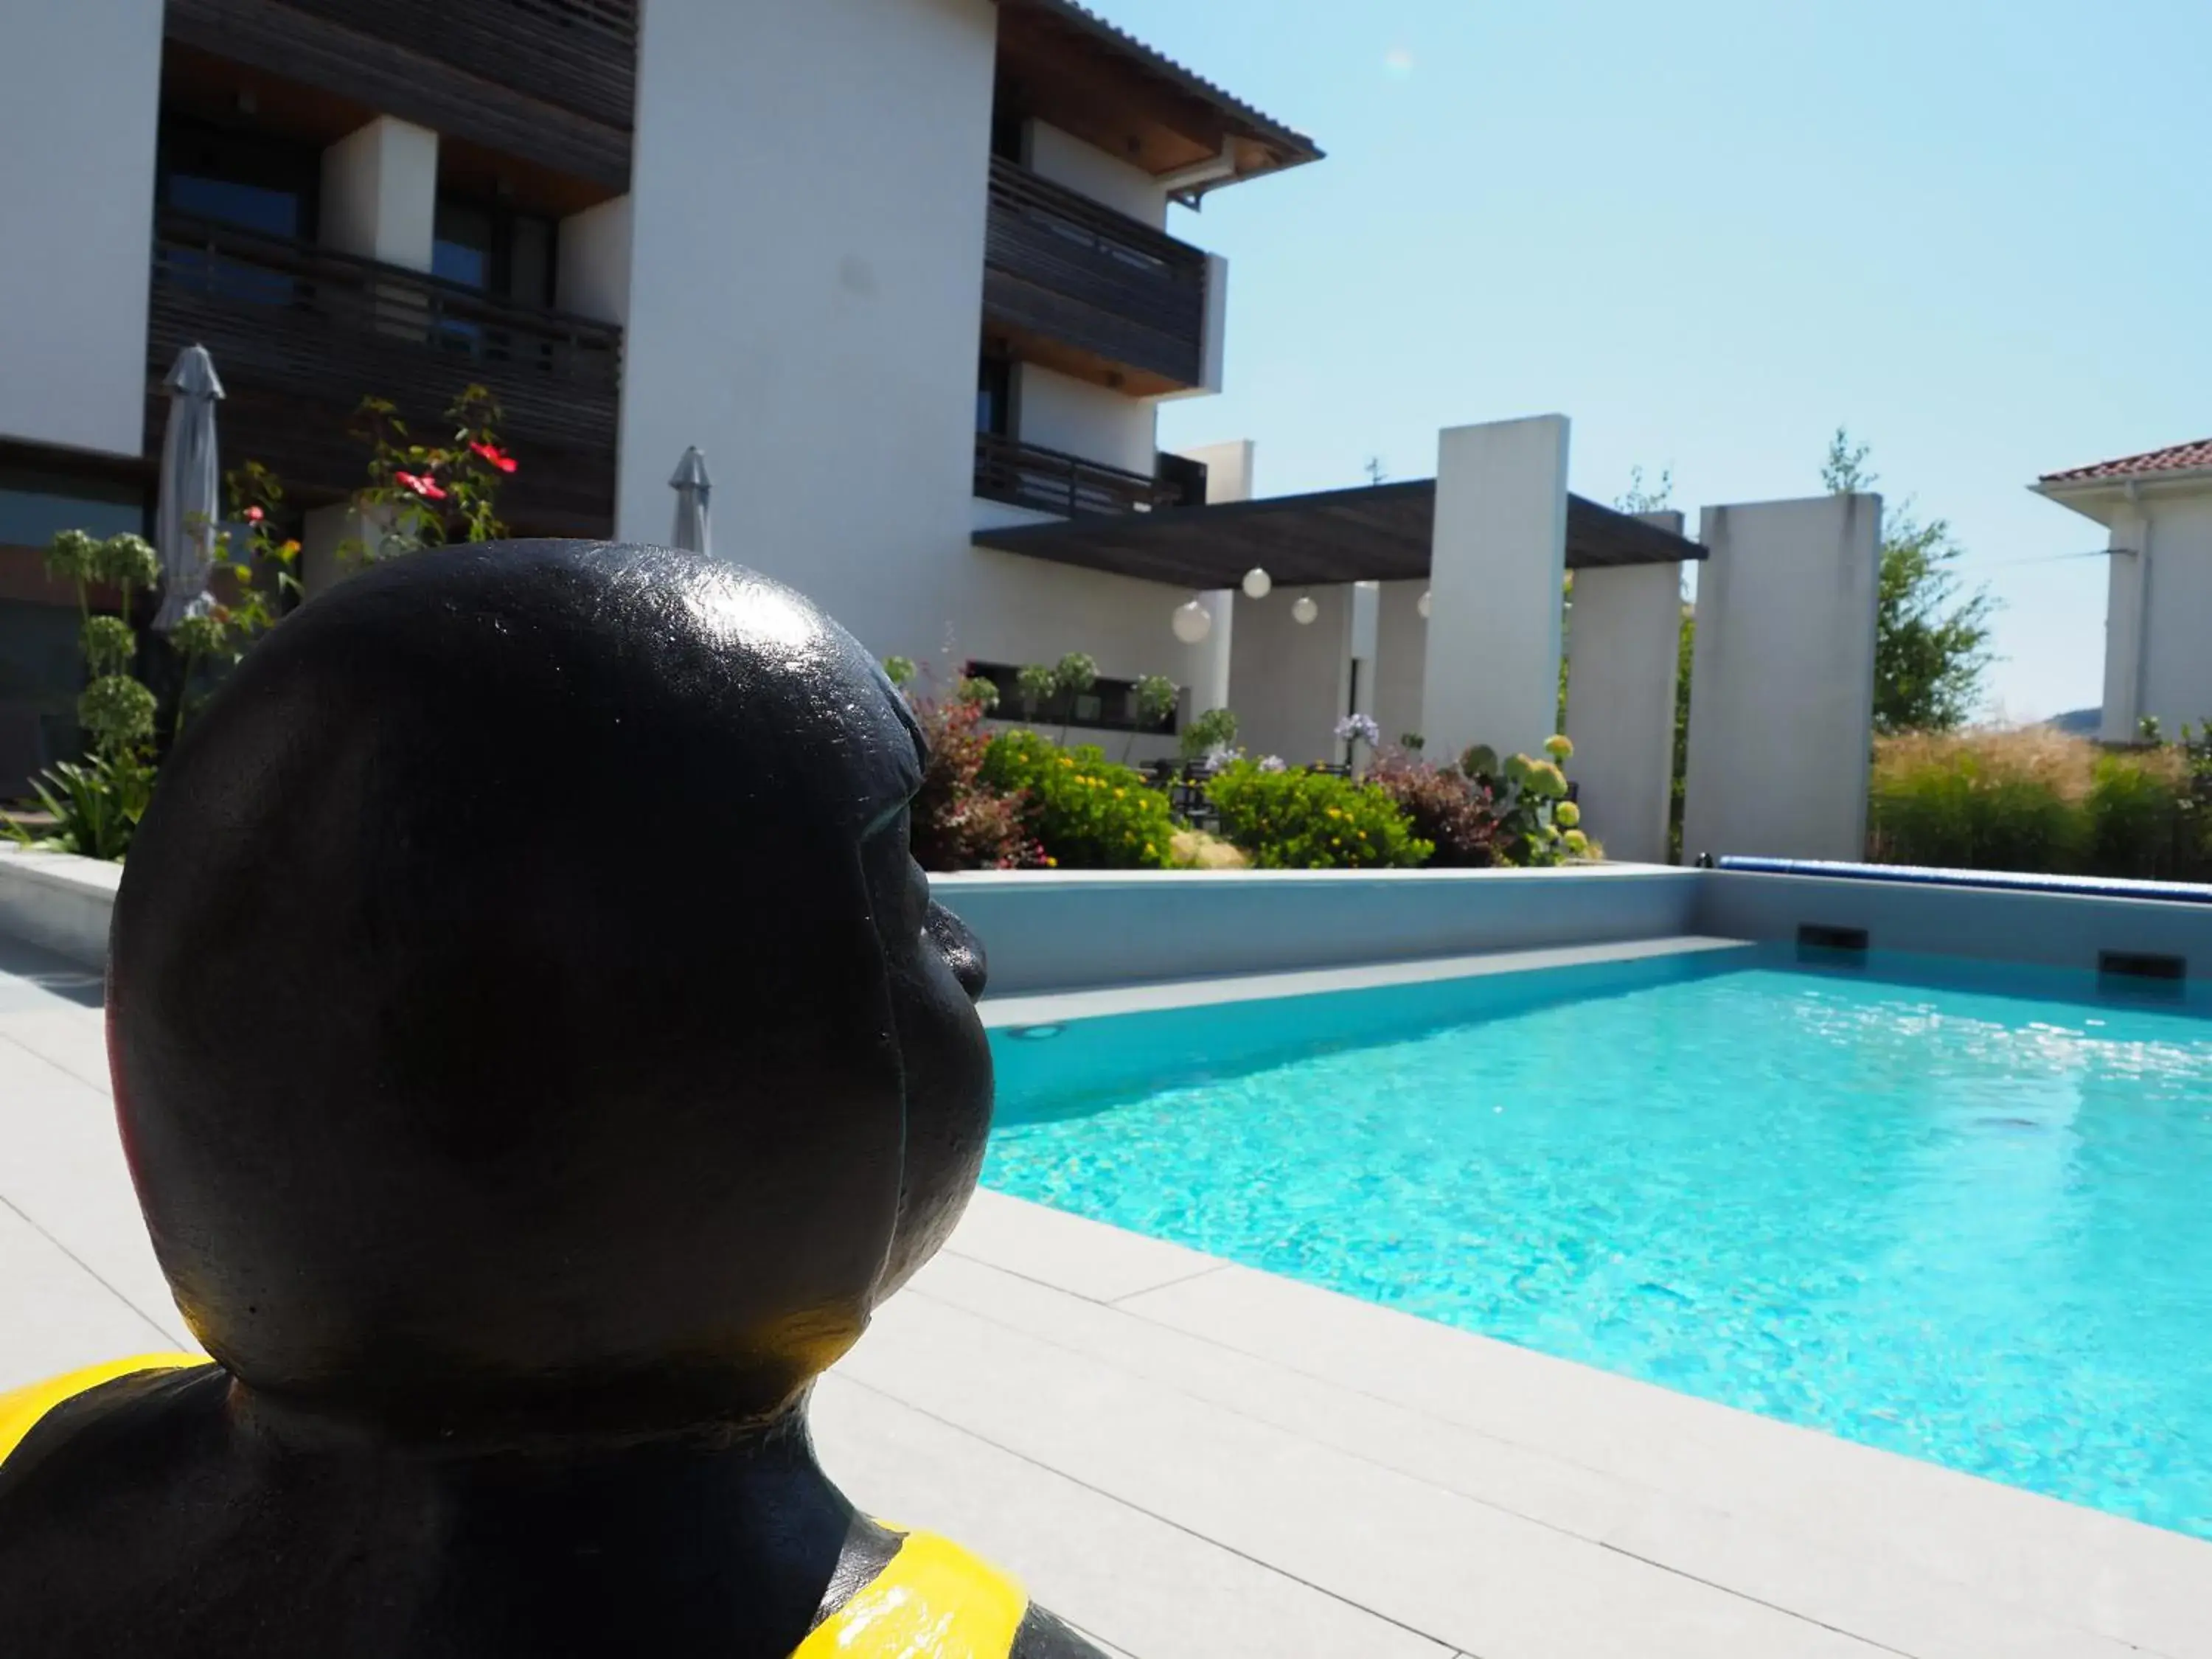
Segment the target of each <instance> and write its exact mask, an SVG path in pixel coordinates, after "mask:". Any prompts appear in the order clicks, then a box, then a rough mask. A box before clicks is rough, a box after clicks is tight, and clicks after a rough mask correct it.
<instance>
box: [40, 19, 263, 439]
mask: <svg viewBox="0 0 2212 1659" xmlns="http://www.w3.org/2000/svg"><path fill="white" fill-rule="evenodd" d="M5 16H6V31H7V50H6V51H5V52H0V112H4V114H0V120H4V121H5V122H6V124H7V132H8V137H7V139H6V140H5V142H0V226H4V227H5V229H4V231H0V235H4V237H5V243H6V251H5V252H0V438H18V439H22V440H25V441H29V442H32V443H44V444H56V445H60V446H63V447H67V448H70V449H89V450H101V451H106V452H107V453H111V454H118V455H137V454H138V453H140V450H141V448H142V447H143V441H144V435H145V424H146V380H147V372H146V371H147V364H146V295H147V285H148V281H149V271H150V270H151V269H152V264H153V254H154V246H153V232H154V139H155V125H156V123H157V122H158V121H159V119H160V117H161V0H105V3H102V4H99V5H91V4H88V3H86V0H21V3H13V4H10V5H9V7H8V8H7V11H6V14H5ZM224 367H225V365H224V364H223V363H222V362H221V360H220V359H218V360H217V362H216V370H217V372H218V373H220V372H221V371H222V369H223V368H224ZM167 368H168V365H167V363H161V364H159V365H157V366H156V367H155V373H156V374H159V373H161V371H163V370H166V369H167Z"/></svg>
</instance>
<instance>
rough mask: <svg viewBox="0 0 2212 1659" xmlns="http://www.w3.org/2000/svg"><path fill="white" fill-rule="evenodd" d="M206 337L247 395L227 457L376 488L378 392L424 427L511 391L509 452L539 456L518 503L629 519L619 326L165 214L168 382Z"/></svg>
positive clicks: (233, 410) (228, 439)
mask: <svg viewBox="0 0 2212 1659" xmlns="http://www.w3.org/2000/svg"><path fill="white" fill-rule="evenodd" d="M195 342H197V343H199V344H202V345H204V346H205V347H207V349H208V350H209V351H210V353H212V354H213V355H214V357H215V362H216V372H217V373H218V374H221V375H222V380H223V385H224V388H225V390H226V392H228V394H229V395H228V398H227V399H226V401H225V403H224V405H223V409H222V416H221V417H220V420H221V428H220V429H221V430H222V435H223V442H224V450H225V454H226V456H227V457H228V458H230V459H245V458H246V456H248V455H251V456H252V458H253V459H258V460H261V461H263V462H264V463H265V464H266V465H270V466H272V467H274V468H275V469H276V471H277V472H278V473H279V474H280V475H281V476H283V477H285V478H286V479H287V482H288V483H301V484H305V485H307V487H308V488H309V489H310V490H313V489H345V488H349V487H350V486H351V485H353V484H355V483H358V482H359V481H360V477H361V474H362V460H363V453H362V449H361V447H360V446H359V444H358V443H357V442H356V441H354V440H353V439H352V438H350V437H349V435H348V428H349V426H350V425H351V424H352V419H351V417H352V412H353V410H354V409H355V408H356V406H357V405H358V404H359V403H360V401H361V399H362V398H364V397H368V396H375V397H380V398H389V399H391V400H392V402H393V403H394V404H397V405H398V407H399V408H400V410H402V411H403V412H404V414H405V415H406V416H409V417H410V420H412V421H416V422H433V423H435V418H436V416H439V415H440V414H441V413H442V412H443V410H445V408H446V406H447V404H449V403H450V402H451V401H452V400H453V397H454V396H455V395H456V394H457V393H458V392H459V391H460V390H461V388H462V387H464V386H468V385H470V384H471V383H475V384H477V385H481V386H486V387H488V388H489V390H490V391H491V392H492V393H493V394H494V395H495V397H497V398H498V399H499V401H500V404H501V408H502V409H503V410H504V411H505V416H506V433H507V437H508V439H509V447H512V448H513V449H514V450H515V451H516V452H517V453H518V454H519V455H520V457H521V459H523V461H524V463H525V467H524V471H523V473H522V474H520V475H519V476H518V481H517V488H516V494H515V499H516V500H518V501H525V502H531V501H535V502H537V503H538V504H540V505H541V506H543V507H544V508H545V510H546V513H547V514H548V517H549V519H550V520H562V521H567V520H575V521H578V522H582V521H593V522H596V521H598V520H600V519H603V518H611V515H612V501H613V489H614V455H615V431H616V416H617V402H618V398H619V394H620V389H621V377H622V330H621V329H619V328H617V327H616V326H614V325H611V324H607V323H600V322H594V321H592V320H591V319H586V318H581V317H571V316H566V315H563V314H562V313H557V312H551V311H545V310H539V309H536V308H533V307H527V306H520V305H515V304H513V303H511V302H509V301H503V300H498V299H494V298H491V297H489V296H488V295H483V294H479V293H477V292H475V291H474V290H472V289H466V288H462V287H460V286H459V285H457V284H455V283H446V282H441V281H440V280H438V279H437V278H435V277H433V276H425V275H423V274H422V273H421V272H419V271H412V270H401V269H399V268H398V267H395V266H392V265H384V264H378V263H376V262H375V261H374V260H372V259H362V258H356V257H354V256H353V255H350V254H344V253H337V252H332V251H331V250H330V249H327V248H320V247H313V246H307V245H305V244H302V243H299V242H294V241H288V240H283V239H280V238H276V237H270V236H263V235H259V234H255V233H253V232H251V231H244V230H239V229H235V228H231V227H228V226H223V225H216V224H213V223H210V222H205V221H201V220H194V219H190V218H186V217H184V216H170V215H165V216H163V217H162V219H161V222H160V224H159V225H158V227H157V228H156V232H155V240H154V271H153V301H152V309H151V318H150V328H149V337H148V362H149V368H150V370H151V371H152V373H153V374H154V376H155V379H156V380H158V378H159V376H160V374H161V373H162V372H163V371H165V370H166V369H167V367H168V365H169V363H170V362H171V361H172V360H173V358H174V356H176V353H177V351H178V349H179V348H181V347H183V346H185V345H189V344H191V343H195ZM156 402H157V403H158V398H157V399H156ZM426 429H435V425H433V426H432V427H430V428H426ZM256 444H258V446H260V447H258V448H257V447H252V446H254V445H256ZM509 516H513V515H512V514H510V515H509Z"/></svg>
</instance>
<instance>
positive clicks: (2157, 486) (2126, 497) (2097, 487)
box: [2028, 466, 2212, 527]
mask: <svg viewBox="0 0 2212 1659" xmlns="http://www.w3.org/2000/svg"><path fill="white" fill-rule="evenodd" d="M2028 489H2030V490H2031V491H2032V492H2033V493H2034V494H2035V495H2040V496H2042V497H2043V498H2044V500H2045V501H2056V502H2057V503H2058V505H2059V506H2061V507H2066V508H2068V509H2069V510H2070V511H2072V512H2075V513H2080V514H2081V516H2082V517H2083V518H2085V519H2088V520H2093V522H2095V523H2097V524H2100V525H2104V526H2107V527H2110V526H2111V525H2112V520H2115V519H2117V518H2118V517H2119V516H2120V515H2121V514H2122V513H2127V512H2130V511H2134V512H2140V511H2142V508H2143V506H2144V504H2145V503H2146V502H2150V501H2160V500H2162V499H2164V498H2166V497H2168V496H2178V495H2203V494H2204V493H2206V492H2207V491H2208V490H2212V466H2192V467H2183V468H2177V469H2175V470H2173V471H2165V472H2136V473H2121V474H2118V475H2114V476H2110V477H2101V478H2056V477H2051V478H2042V479H2039V480H2038V481H2037V482H2036V483H2032V484H2030V485H2029V486H2028Z"/></svg>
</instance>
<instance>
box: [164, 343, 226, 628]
mask: <svg viewBox="0 0 2212 1659" xmlns="http://www.w3.org/2000/svg"><path fill="white" fill-rule="evenodd" d="M161 384H162V385H163V386H165V387H167V390H168V393H169V428H168V431H167V435H165V436H164V437H163V438H162V440H161V497H160V499H159V501H157V502H156V503H155V509H154V550H155V553H157V554H159V555H160V556H161V610H160V611H156V612H155V617H154V627H155V629H156V630H157V631H158V632H161V633H163V634H166V633H167V632H168V631H169V630H170V629H173V628H174V627H175V626H176V625H177V624H178V623H179V622H181V621H183V620H184V617H185V613H186V612H187V611H190V610H191V606H192V603H193V601H194V600H196V599H198V598H199V597H200V596H201V595H202V594H203V593H204V592H207V583H208V575H209V573H210V570H212V568H214V565H215V532H216V513H217V512H218V511H220V509H221V499H220V492H221V490H222V469H221V468H220V467H219V466H218V465H216V438H215V406H216V400H217V399H218V398H221V397H222V381H221V380H218V379H216V372H215V361H214V359H212V358H210V356H208V354H207V348H206V347H204V346H197V345H191V346H186V347H185V349H183V350H182V351H179V353H178V354H177V361H176V362H174V363H173V364H171V365H170V368H169V374H168V378H167V380H163V381H162V382H161Z"/></svg>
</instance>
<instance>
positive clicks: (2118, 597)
mask: <svg viewBox="0 0 2212 1659" xmlns="http://www.w3.org/2000/svg"><path fill="white" fill-rule="evenodd" d="M2034 489H2035V492H2036V493H2037V494H2038V495H2045V496H2048V497H2049V498H2050V499H2051V500H2052V501H2057V503H2058V504H2059V505H2060V506H2061V507H2069V508H2071V509H2072V510H2073V511H2075V512H2076V513H2080V514H2081V516H2082V517H2084V518H2087V519H2093V520H2096V522H2097V523H2099V524H2100V525H2102V526H2105V528H2106V532H2108V534H2109V536H2110V543H2109V546H2110V550H2111V555H2112V556H2111V560H2110V567H2111V573H2112V574H2111V579H2110V586H2109V589H2108V594H2109V598H2108V599H2107V604H2106V617H2105V709H2104V719H2103V721H2102V724H2101V726H2100V731H2099V735H2100V737H2102V738H2105V739H2106V741H2108V742H2115V743H2118V742H2125V741H2127V740H2128V739H2130V738H2134V737H2136V735H2137V734H2138V733H2139V732H2141V731H2142V722H2143V721H2144V720H2156V721H2157V722H2158V724H2159V728H2160V730H2161V731H2163V732H2166V734H2167V735H2168V736H2173V735H2178V734H2179V732H2180V730H2181V728H2182V726H2185V725H2203V724H2204V723H2206V722H2207V721H2212V438H2203V439H2198V440H2197V441H2194V442H2191V443H2181V444H2170V445H2168V446H2167V447H2165V448H2163V449H2153V450H2148V451H2146V452H2145V453H2142V454H2140V455H2124V456H2121V457H2120V458H2119V459H2116V460H2109V461H2098V462H2095V463H2093V464H2092V465H2087V466H2075V467H2069V468H2067V469H2066V470H2065V471H2059V472H2047V473H2045V474H2044V476H2043V477H2041V478H2039V479H2038V480H2037V481H2036V483H2035V485H2034Z"/></svg>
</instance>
